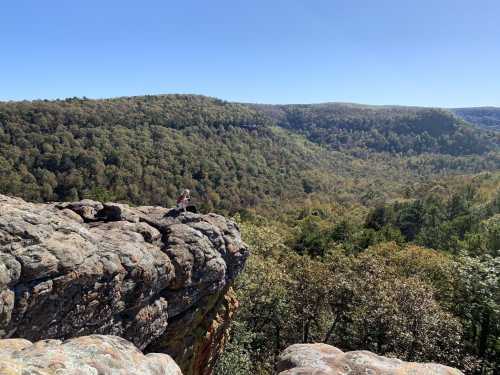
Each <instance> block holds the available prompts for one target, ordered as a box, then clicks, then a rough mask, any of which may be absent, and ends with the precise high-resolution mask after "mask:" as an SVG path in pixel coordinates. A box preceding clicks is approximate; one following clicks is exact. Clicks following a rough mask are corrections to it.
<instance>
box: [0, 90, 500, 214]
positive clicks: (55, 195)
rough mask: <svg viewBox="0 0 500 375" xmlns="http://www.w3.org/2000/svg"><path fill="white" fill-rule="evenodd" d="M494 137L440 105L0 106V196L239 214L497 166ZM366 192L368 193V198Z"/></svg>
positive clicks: (163, 102) (158, 102) (199, 101)
mask: <svg viewBox="0 0 500 375" xmlns="http://www.w3.org/2000/svg"><path fill="white" fill-rule="evenodd" d="M499 143H500V142H499V137H498V135H495V133H492V132H488V131H483V130H480V129H476V128H474V127H472V126H470V125H468V124H466V123H465V122H464V121H462V120H460V119H458V118H457V117H455V116H453V115H452V114H451V113H450V112H448V111H444V110H441V109H430V108H414V107H374V106H362V105H353V104H340V103H333V104H318V105H284V106H281V105H255V104H241V103H231V102H227V101H223V100H219V99H216V98H210V97H205V96H198V95H157V96H138V97H122V98H115V99H102V100H90V99H86V98H82V99H80V98H70V99H65V100H54V101H47V100H39V101H22V102H2V103H0V192H2V193H7V194H12V195H18V196H22V197H24V198H26V199H30V200H35V201H50V200H75V199H80V198H86V197H89V198H96V199H100V200H115V201H127V202H131V203H134V204H161V205H169V204H173V203H174V200H175V196H176V195H177V193H178V190H179V189H180V188H183V187H187V188H190V189H193V190H194V191H195V195H196V196H197V197H198V199H199V201H201V202H203V204H204V205H205V206H206V207H205V208H206V209H217V210H219V211H233V212H234V211H238V210H240V209H246V208H251V207H255V206H258V205H261V204H263V203H265V202H268V203H269V204H270V205H276V203H275V202H276V201H282V202H285V201H293V200H294V199H301V200H302V199H304V198H305V197H307V196H310V195H311V194H312V195H316V196H318V197H322V198H323V199H334V200H336V201H338V200H341V201H342V200H344V201H345V200H349V199H351V198H352V197H359V196H361V195H363V194H368V198H367V199H371V197H370V194H371V193H373V192H374V191H377V193H380V192H387V194H390V192H391V191H397V190H401V189H403V188H405V187H407V185H408V182H409V181H411V182H412V183H414V182H415V181H418V180H419V179H428V178H429V176H434V175H442V174H443V173H444V174H449V173H459V174H469V173H477V172H481V171H483V170H496V169H498V168H499V166H500V158H499V152H498V150H499ZM375 195H376V194H375Z"/></svg>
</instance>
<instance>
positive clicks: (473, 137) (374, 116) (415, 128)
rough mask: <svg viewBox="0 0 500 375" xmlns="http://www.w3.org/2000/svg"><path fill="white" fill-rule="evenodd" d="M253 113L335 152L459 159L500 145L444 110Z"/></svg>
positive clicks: (341, 108)
mask: <svg viewBox="0 0 500 375" xmlns="http://www.w3.org/2000/svg"><path fill="white" fill-rule="evenodd" d="M254 108H256V109H257V110H259V112H262V113H265V114H267V115H269V116H270V117H271V118H273V119H274V120H275V121H276V122H277V123H278V125H279V126H281V127H284V128H286V129H290V130H293V131H295V132H298V133H300V134H303V135H304V136H306V137H307V138H308V139H310V140H311V141H313V142H316V143H320V144H324V145H328V146H330V147H331V148H333V149H336V150H345V149H347V150H357V149H369V150H373V151H377V152H389V153H398V154H405V155H418V154H422V153H435V154H448V155H454V156H458V155H474V154H484V153H487V152H489V151H492V150H494V149H496V148H498V145H499V140H500V138H498V137H497V136H495V135H491V134H487V133H483V132H480V131H478V130H476V129H474V128H473V127H471V126H469V125H467V124H465V123H464V122H461V121H459V120H458V119H457V118H456V117H454V116H453V115H452V114H451V113H450V112H448V111H445V110H442V109H434V108H418V107H384V106H380V107H377V106H365V105H357V104H340V103H325V104H313V105H277V106H270V105H257V106H254Z"/></svg>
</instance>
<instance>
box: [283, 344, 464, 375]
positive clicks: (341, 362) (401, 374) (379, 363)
mask: <svg viewBox="0 0 500 375" xmlns="http://www.w3.org/2000/svg"><path fill="white" fill-rule="evenodd" d="M277 369H278V372H279V375H347V374H352V375H354V374H366V375H463V373H462V372H460V371H458V370H457V369H454V368H451V367H447V366H442V365H438V364H434V363H414V362H404V361H401V360H399V359H395V358H387V357H382V356H379V355H376V354H374V353H372V352H368V351H364V350H357V351H353V352H346V353H344V352H343V351H341V350H340V349H337V348H335V347H333V346H330V345H326V344H296V345H292V346H290V347H288V348H287V349H285V350H284V351H283V353H281V355H280V357H279V360H278V365H277Z"/></svg>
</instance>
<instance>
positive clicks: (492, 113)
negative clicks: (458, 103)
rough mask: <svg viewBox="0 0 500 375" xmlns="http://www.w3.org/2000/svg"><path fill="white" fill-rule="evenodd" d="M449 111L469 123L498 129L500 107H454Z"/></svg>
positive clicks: (499, 128)
mask: <svg viewBox="0 0 500 375" xmlns="http://www.w3.org/2000/svg"><path fill="white" fill-rule="evenodd" d="M451 111H452V112H453V113H454V114H456V115H457V116H459V117H461V118H462V119H464V120H465V121H468V122H470V123H471V124H475V125H477V126H479V127H482V128H484V129H490V130H496V131H500V108H498V107H476V108H454V109H452V110H451Z"/></svg>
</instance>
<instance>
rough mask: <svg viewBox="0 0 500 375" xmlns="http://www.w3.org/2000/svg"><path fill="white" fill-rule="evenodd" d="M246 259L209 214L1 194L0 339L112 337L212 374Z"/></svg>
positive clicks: (188, 369)
mask: <svg viewBox="0 0 500 375" xmlns="http://www.w3.org/2000/svg"><path fill="white" fill-rule="evenodd" d="M247 256H248V249H247V246H246V245H245V244H244V243H243V242H242V240H241V237H240V233H239V230H238V227H237V225H236V224H235V223H234V222H233V221H231V220H228V219H226V218H224V217H222V216H219V215H215V214H206V215H202V214H196V213H190V212H187V213H179V212H174V211H172V210H169V209H166V208H162V207H150V206H145V207H130V206H128V205H125V204H115V203H109V202H108V203H100V202H95V201H91V200H84V201H80V202H71V203H52V204H35V203H28V202H25V201H23V200H21V199H17V198H11V197H7V196H3V195H0V338H24V339H27V340H30V341H38V340H43V339H59V340H67V339H70V338H73V337H77V336H85V335H91V334H102V335H116V336H120V337H122V338H125V339H127V340H129V341H131V342H132V343H133V344H134V345H136V346H137V347H138V348H139V349H140V350H143V351H145V352H151V351H155V352H162V353H167V354H171V355H172V356H173V357H174V359H175V360H176V361H177V363H178V364H179V365H180V366H181V368H182V370H183V372H184V374H185V375H198V374H210V372H211V368H212V366H213V363H214V359H216V358H217V357H218V353H219V352H220V350H221V349H222V347H223V344H224V340H225V338H226V334H225V328H226V327H227V322H220V321H218V319H229V318H230V316H231V315H232V311H233V310H234V308H235V303H228V300H231V298H229V297H228V296H229V295H230V286H231V283H232V281H233V280H234V278H235V277H236V276H237V275H238V273H239V272H240V271H241V270H242V268H243V266H244V263H245V260H246V258H247ZM228 298H229V299H228ZM214 324H215V325H216V326H217V327H219V329H218V331H217V334H216V335H214V334H211V333H209V331H210V330H213V327H212V326H213V325H214ZM220 327H223V328H224V329H223V330H222V331H223V332H221V328H220ZM210 332H211V331H210ZM181 335H182V337H181ZM207 335H208V336H207ZM207 337H210V339H207ZM214 340H216V341H218V342H217V343H215V342H214ZM195 364H196V365H195ZM200 369H202V370H200Z"/></svg>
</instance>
